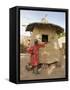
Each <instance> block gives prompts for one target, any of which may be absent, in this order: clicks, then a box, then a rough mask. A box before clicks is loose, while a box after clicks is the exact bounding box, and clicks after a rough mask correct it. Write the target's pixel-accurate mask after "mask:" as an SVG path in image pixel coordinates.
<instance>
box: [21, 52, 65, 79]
mask: <svg viewBox="0 0 70 90" xmlns="http://www.w3.org/2000/svg"><path fill="white" fill-rule="evenodd" d="M29 59H30V58H29V54H21V55H20V80H35V79H49V78H50V79H51V78H64V77H65V61H64V60H63V62H62V65H61V67H54V68H53V69H52V71H51V73H48V71H50V68H49V69H48V68H46V69H43V70H41V72H40V74H34V73H33V72H32V71H27V70H26V69H25V66H26V64H27V63H28V62H29Z"/></svg>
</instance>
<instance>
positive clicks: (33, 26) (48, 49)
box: [26, 18, 64, 63]
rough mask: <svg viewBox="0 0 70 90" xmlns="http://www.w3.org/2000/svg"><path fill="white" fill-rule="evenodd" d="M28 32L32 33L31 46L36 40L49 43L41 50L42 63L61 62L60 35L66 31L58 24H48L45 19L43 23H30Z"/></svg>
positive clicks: (40, 58)
mask: <svg viewBox="0 0 70 90" xmlns="http://www.w3.org/2000/svg"><path fill="white" fill-rule="evenodd" d="M26 31H30V32H32V33H31V44H32V45H33V44H34V40H35V39H37V40H38V41H39V42H47V44H46V45H45V47H43V48H40V50H39V60H40V62H41V63H52V62H55V61H58V62H60V61H61V60H62V56H61V55H60V47H59V43H58V35H59V34H61V33H63V32H64V29H63V28H62V27H60V26H58V25H56V24H52V23H48V20H47V21H46V20H45V19H44V18H43V19H42V22H36V23H30V24H29V25H28V26H27V28H26Z"/></svg>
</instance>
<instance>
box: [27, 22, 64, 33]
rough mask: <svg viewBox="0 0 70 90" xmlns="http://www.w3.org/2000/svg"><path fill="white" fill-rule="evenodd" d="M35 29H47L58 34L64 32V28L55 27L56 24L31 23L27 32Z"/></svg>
mask: <svg viewBox="0 0 70 90" xmlns="http://www.w3.org/2000/svg"><path fill="white" fill-rule="evenodd" d="M34 27H36V28H42V29H44V28H46V29H48V28H49V29H51V28H52V29H53V30H56V32H57V33H62V32H63V31H64V28H62V27H60V26H58V25H55V24H51V23H31V24H29V25H28V26H27V28H26V31H31V32H32V31H33V29H34Z"/></svg>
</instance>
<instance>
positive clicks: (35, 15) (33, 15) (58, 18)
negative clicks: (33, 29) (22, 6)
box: [20, 10, 65, 36]
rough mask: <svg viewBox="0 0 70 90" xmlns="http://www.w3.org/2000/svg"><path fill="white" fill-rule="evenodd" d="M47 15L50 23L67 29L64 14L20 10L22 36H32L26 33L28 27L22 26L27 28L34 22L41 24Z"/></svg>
mask: <svg viewBox="0 0 70 90" xmlns="http://www.w3.org/2000/svg"><path fill="white" fill-rule="evenodd" d="M45 15H47V19H48V22H49V23H53V24H56V25H59V26H61V27H63V28H64V29H65V13H64V12H52V11H32V10H20V35H21V36H22V35H23V36H30V32H26V31H25V29H26V27H25V26H22V25H26V26H27V25H28V24H30V23H32V22H40V21H41V19H42V18H44V17H45Z"/></svg>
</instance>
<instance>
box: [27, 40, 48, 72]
mask: <svg viewBox="0 0 70 90" xmlns="http://www.w3.org/2000/svg"><path fill="white" fill-rule="evenodd" d="M45 44H46V43H41V44H39V43H38V40H35V42H34V45H33V46H31V47H29V48H28V49H27V51H28V53H30V54H31V62H30V64H31V65H32V67H33V68H34V69H36V71H37V66H38V64H39V48H41V47H44V46H45Z"/></svg>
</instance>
